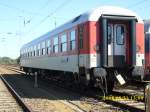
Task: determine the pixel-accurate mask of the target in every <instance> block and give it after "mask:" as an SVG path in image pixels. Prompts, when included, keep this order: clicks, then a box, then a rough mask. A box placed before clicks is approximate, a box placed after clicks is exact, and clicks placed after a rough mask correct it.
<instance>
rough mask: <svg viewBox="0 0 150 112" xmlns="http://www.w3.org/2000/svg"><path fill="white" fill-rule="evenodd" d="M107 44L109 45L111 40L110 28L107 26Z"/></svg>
mask: <svg viewBox="0 0 150 112" xmlns="http://www.w3.org/2000/svg"><path fill="white" fill-rule="evenodd" d="M107 39H108V44H111V39H112V27H111V26H110V25H108V34H107Z"/></svg>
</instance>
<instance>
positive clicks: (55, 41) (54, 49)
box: [53, 37, 58, 53]
mask: <svg viewBox="0 0 150 112" xmlns="http://www.w3.org/2000/svg"><path fill="white" fill-rule="evenodd" d="M53 52H54V53H57V52H58V37H55V38H54V45H53Z"/></svg>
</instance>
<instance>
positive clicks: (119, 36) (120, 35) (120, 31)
mask: <svg viewBox="0 0 150 112" xmlns="http://www.w3.org/2000/svg"><path fill="white" fill-rule="evenodd" d="M124 36H125V29H124V26H122V25H118V26H117V27H116V41H117V44H119V45H122V44H124Z"/></svg>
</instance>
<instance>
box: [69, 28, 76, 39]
mask: <svg viewBox="0 0 150 112" xmlns="http://www.w3.org/2000/svg"><path fill="white" fill-rule="evenodd" d="M75 36H76V35H75V30H73V31H71V33H70V41H72V40H75Z"/></svg>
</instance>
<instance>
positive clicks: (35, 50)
mask: <svg viewBox="0 0 150 112" xmlns="http://www.w3.org/2000/svg"><path fill="white" fill-rule="evenodd" d="M33 55H34V56H36V46H34V53H33Z"/></svg>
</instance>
